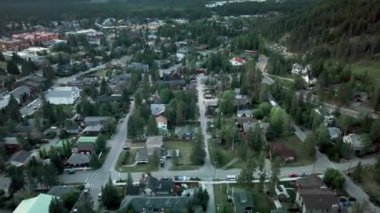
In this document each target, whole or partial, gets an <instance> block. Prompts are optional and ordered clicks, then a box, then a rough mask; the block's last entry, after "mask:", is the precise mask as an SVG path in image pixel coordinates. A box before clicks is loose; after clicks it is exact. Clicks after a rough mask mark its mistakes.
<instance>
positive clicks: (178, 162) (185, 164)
mask: <svg viewBox="0 0 380 213" xmlns="http://www.w3.org/2000/svg"><path fill="white" fill-rule="evenodd" d="M193 145H194V142H193V141H167V142H165V143H164V147H165V148H166V150H169V149H173V150H175V149H178V150H179V158H178V159H174V158H173V159H172V162H173V167H172V168H171V170H195V169H198V168H199V165H194V164H192V162H191V152H192V149H193Z"/></svg>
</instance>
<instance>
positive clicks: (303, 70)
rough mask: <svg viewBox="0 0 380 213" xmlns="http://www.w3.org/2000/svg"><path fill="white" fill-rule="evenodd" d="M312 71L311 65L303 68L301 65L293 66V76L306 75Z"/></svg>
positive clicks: (295, 64)
mask: <svg viewBox="0 0 380 213" xmlns="http://www.w3.org/2000/svg"><path fill="white" fill-rule="evenodd" d="M310 70H311V67H310V65H306V66H302V65H300V64H297V63H294V64H293V66H292V71H291V72H292V74H296V75H306V74H308V72H309V71H310Z"/></svg>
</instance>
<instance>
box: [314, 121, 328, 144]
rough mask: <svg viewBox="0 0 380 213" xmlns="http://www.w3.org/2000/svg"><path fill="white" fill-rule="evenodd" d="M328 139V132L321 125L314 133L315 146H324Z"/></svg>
mask: <svg viewBox="0 0 380 213" xmlns="http://www.w3.org/2000/svg"><path fill="white" fill-rule="evenodd" d="M329 138H330V136H329V132H328V130H327V128H326V127H325V126H324V125H323V124H321V125H320V126H319V128H318V129H317V131H316V140H315V142H316V144H317V145H318V146H321V145H323V144H326V143H328V142H329V141H328V140H329Z"/></svg>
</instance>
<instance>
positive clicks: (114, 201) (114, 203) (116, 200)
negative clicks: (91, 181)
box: [102, 178, 122, 209]
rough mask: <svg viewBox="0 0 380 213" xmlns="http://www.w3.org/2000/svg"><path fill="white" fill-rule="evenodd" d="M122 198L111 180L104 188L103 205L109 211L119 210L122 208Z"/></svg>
mask: <svg viewBox="0 0 380 213" xmlns="http://www.w3.org/2000/svg"><path fill="white" fill-rule="evenodd" d="M121 199H122V196H121V195H120V193H119V191H118V190H117V188H116V187H115V186H114V185H113V184H112V180H111V178H110V179H109V180H108V183H107V184H106V185H105V186H104V187H102V203H103V205H104V206H105V207H106V208H107V209H117V208H119V206H120V202H121Z"/></svg>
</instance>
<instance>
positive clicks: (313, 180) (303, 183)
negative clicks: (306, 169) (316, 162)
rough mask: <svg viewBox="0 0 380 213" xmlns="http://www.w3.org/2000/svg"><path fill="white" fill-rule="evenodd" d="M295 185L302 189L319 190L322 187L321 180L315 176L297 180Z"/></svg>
mask: <svg viewBox="0 0 380 213" xmlns="http://www.w3.org/2000/svg"><path fill="white" fill-rule="evenodd" d="M296 185H297V187H298V188H302V189H319V188H321V187H322V186H324V184H323V181H322V179H321V178H320V177H319V176H318V175H317V174H311V175H309V176H307V177H304V178H299V179H297V180H296Z"/></svg>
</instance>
